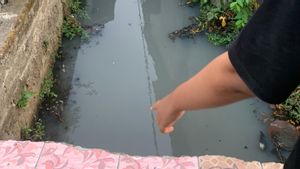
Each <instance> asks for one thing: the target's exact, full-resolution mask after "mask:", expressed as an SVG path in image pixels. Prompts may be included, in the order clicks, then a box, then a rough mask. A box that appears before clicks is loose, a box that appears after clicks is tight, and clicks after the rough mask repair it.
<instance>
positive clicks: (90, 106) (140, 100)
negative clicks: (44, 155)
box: [47, 0, 276, 161]
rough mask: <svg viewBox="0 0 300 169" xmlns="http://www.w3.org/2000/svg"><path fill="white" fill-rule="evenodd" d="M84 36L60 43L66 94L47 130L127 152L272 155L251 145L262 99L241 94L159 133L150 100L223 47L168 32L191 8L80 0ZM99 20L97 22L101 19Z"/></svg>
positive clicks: (135, 0) (148, 1)
mask: <svg viewBox="0 0 300 169" xmlns="http://www.w3.org/2000/svg"><path fill="white" fill-rule="evenodd" d="M86 3H87V10H88V12H89V14H90V16H91V20H90V21H85V22H84V25H86V26H90V28H89V30H90V31H91V32H92V33H93V35H92V36H91V39H90V42H88V43H80V41H79V40H74V41H68V42H64V43H63V53H64V56H65V59H64V60H62V61H59V62H58V63H57V64H56V68H57V69H58V68H59V72H57V76H58V77H57V78H58V80H59V82H60V86H61V87H60V89H59V90H60V91H61V93H63V92H64V95H66V96H67V100H66V106H65V107H64V111H63V114H62V118H63V119H64V120H63V122H62V123H58V122H55V120H53V119H51V118H49V117H48V118H47V129H48V130H47V137H48V138H49V139H50V140H55V141H62V142H68V143H72V144H76V145H80V146H83V147H89V148H91V147H93V148H103V149H107V150H109V151H115V152H124V153H129V154H134V155H176V156H180V155H204V154H220V155H228V156H234V157H238V158H241V159H244V160H260V161H274V160H276V158H275V156H274V155H273V154H272V153H271V152H270V151H267V152H262V151H260V150H259V148H258V137H259V131H260V130H265V129H264V125H263V122H262V121H261V120H259V118H260V112H266V111H269V110H268V108H267V107H268V106H267V105H266V104H264V103H261V102H260V101H258V100H255V99H253V100H247V101H243V102H239V103H236V104H233V105H229V106H225V107H222V108H216V109H209V110H202V111H199V112H190V113H188V114H187V115H186V116H185V117H184V118H183V119H182V120H181V121H179V122H178V123H177V124H176V126H175V128H176V130H175V132H174V133H172V134H171V135H162V134H160V133H159V131H158V129H157V127H156V125H155V121H154V115H153V113H152V112H151V111H150V110H149V107H150V105H151V103H152V102H153V101H154V100H156V99H159V98H161V97H163V96H164V95H166V94H167V93H168V92H170V91H171V90H172V89H174V88H175V87H176V86H177V85H178V84H180V83H181V82H183V81H184V80H187V79H188V78H189V77H191V76H192V75H193V74H195V73H196V72H198V71H199V70H200V69H201V68H202V67H203V66H204V65H206V64H207V63H208V62H209V61H210V60H212V59H213V58H214V57H215V56H217V55H218V54H220V53H222V52H223V51H224V50H225V49H224V48H220V47H214V46H213V45H211V44H209V43H208V42H207V41H206V39H205V37H200V38H197V39H195V40H176V41H175V42H172V41H171V40H170V39H168V36H167V35H168V33H170V32H172V31H174V30H176V29H179V28H181V27H183V26H186V25H188V24H189V20H188V17H189V16H194V15H196V14H197V9H190V8H186V7H182V6H180V5H179V4H180V3H181V1H179V0H175V1H174V0H163V1H162V0H128V1H124V0H87V2H86ZM101 24H104V27H102V26H101Z"/></svg>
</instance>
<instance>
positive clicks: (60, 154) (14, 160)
mask: <svg viewBox="0 0 300 169" xmlns="http://www.w3.org/2000/svg"><path fill="white" fill-rule="evenodd" d="M0 168H18V169H20V168H37V169H44V168H91V169H92V168H113V169H116V168H120V169H129V168H131V169H158V168H159V169H167V168H168V169H177V168H178V169H212V168H215V169H282V168H283V165H282V164H280V163H260V162H257V161H253V162H246V161H243V160H239V159H236V158H231V157H225V156H200V157H158V156H150V157H139V156H129V155H126V154H119V153H110V152H107V151H105V150H101V149H84V148H81V147H75V146H73V145H68V144H61V143H54V142H29V141H24V142H20V141H0Z"/></svg>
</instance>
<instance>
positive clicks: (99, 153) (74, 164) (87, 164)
mask: <svg viewBox="0 0 300 169" xmlns="http://www.w3.org/2000/svg"><path fill="white" fill-rule="evenodd" d="M118 161H119V155H117V154H116V155H115V154H112V153H109V152H106V151H104V150H100V149H83V148H80V147H74V146H72V145H67V144H60V143H45V146H44V149H43V151H42V153H41V157H40V160H39V162H38V167H37V168H38V169H52V168H68V169H73V168H74V169H75V168H76V169H77V168H84V169H94V168H114V169H115V168H117V166H118Z"/></svg>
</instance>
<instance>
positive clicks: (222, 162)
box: [199, 156, 261, 169]
mask: <svg viewBox="0 0 300 169" xmlns="http://www.w3.org/2000/svg"><path fill="white" fill-rule="evenodd" d="M199 166H200V168H201V169H210V168H232V169H261V165H260V163H259V162H245V161H243V160H240V159H237V158H232V157H225V156H200V157H199Z"/></svg>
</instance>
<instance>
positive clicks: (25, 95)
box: [17, 87, 34, 108]
mask: <svg viewBox="0 0 300 169" xmlns="http://www.w3.org/2000/svg"><path fill="white" fill-rule="evenodd" d="M33 95H34V93H33V92H31V91H28V90H27V88H26V87H23V89H22V92H21V98H20V99H19V100H18V102H17V107H18V108H25V107H26V106H27V105H28V102H29V100H30V98H31V97H32V96H33Z"/></svg>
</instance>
